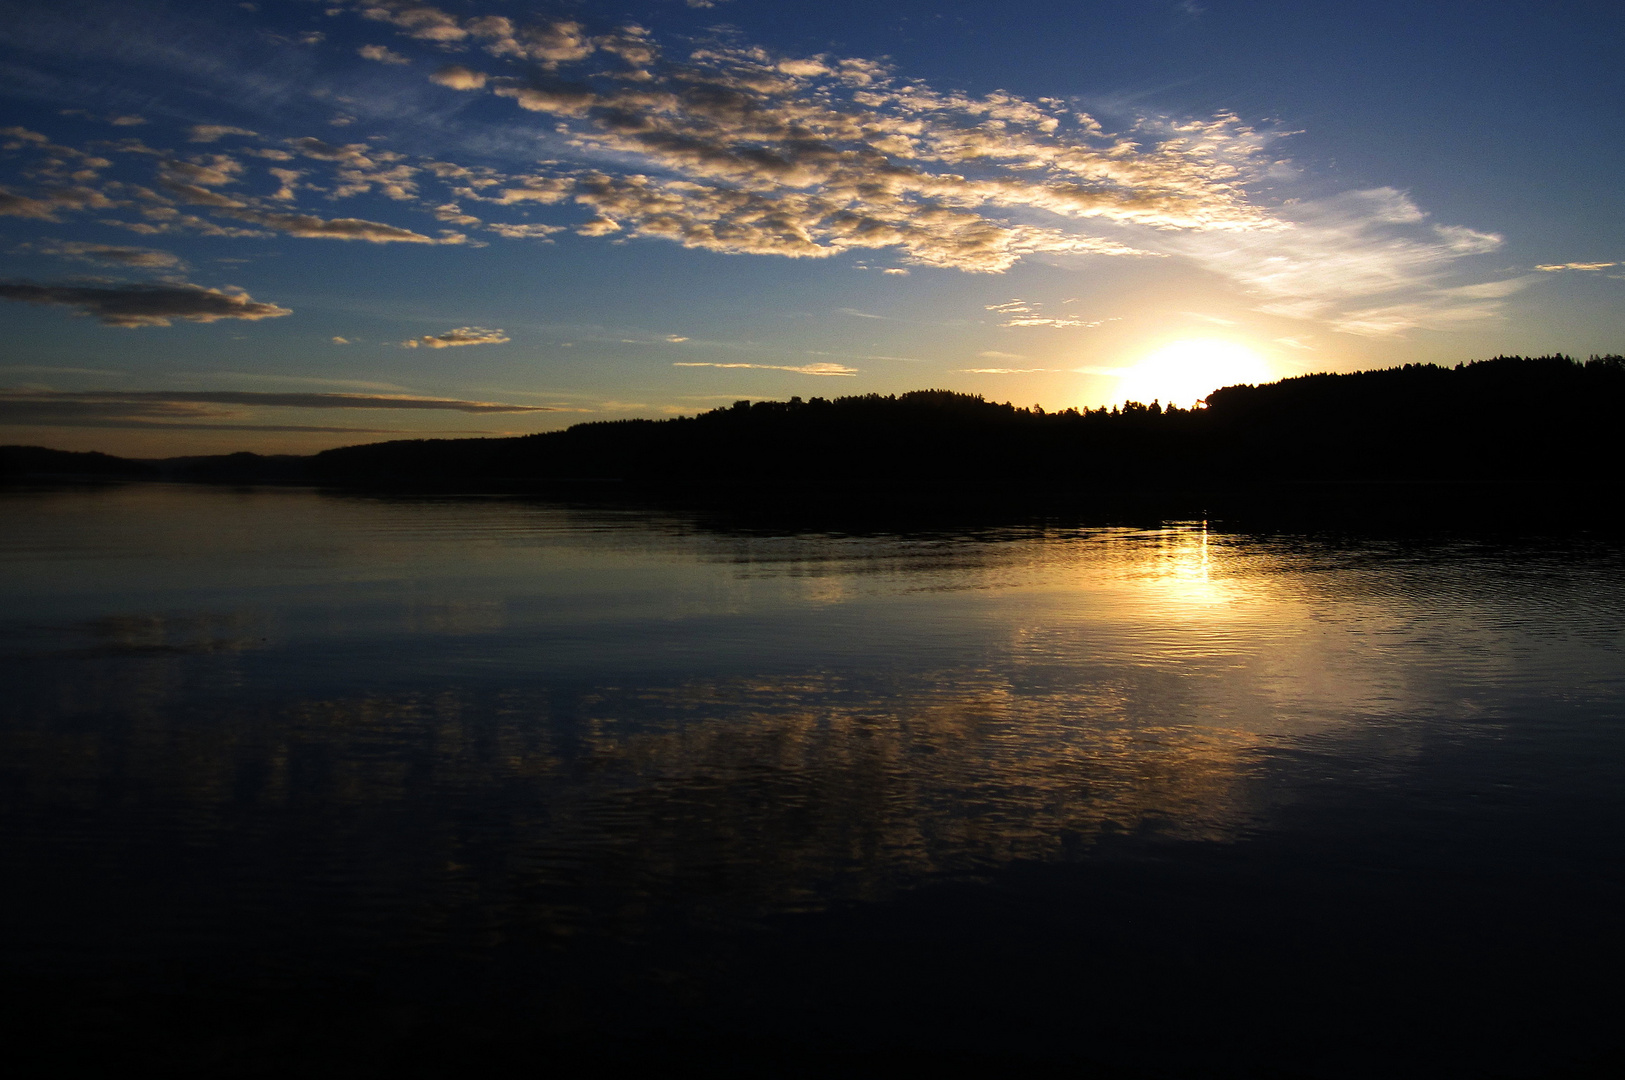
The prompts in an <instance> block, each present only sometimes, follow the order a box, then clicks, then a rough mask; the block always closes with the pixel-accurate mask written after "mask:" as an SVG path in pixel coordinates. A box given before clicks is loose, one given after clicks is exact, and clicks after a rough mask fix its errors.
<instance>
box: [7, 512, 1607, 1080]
mask: <svg viewBox="0 0 1625 1080" xmlns="http://www.w3.org/2000/svg"><path fill="white" fill-rule="evenodd" d="M0 522H3V527H0V664H3V668H4V675H5V679H4V685H5V688H6V689H5V694H4V702H3V705H0V785H3V787H0V799H3V803H0V807H3V819H0V858H3V859H4V862H3V864H0V865H3V866H4V868H5V869H4V873H5V878H6V880H7V882H8V884H7V886H6V889H5V900H4V910H3V912H0V914H3V915H4V917H5V921H4V930H3V931H0V932H3V934H4V943H5V947H6V957H7V961H6V962H7V965H8V970H9V972H10V973H11V975H12V985H14V986H16V987H21V988H23V989H22V990H20V991H19V993H20V994H21V995H23V996H25V997H28V998H29V999H30V1000H32V1001H36V1002H46V1003H48V1004H47V1005H45V1006H40V1007H38V1008H37V1009H36V1012H37V1013H43V1014H44V1016H43V1017H40V1016H36V1017H35V1018H34V1020H32V1021H31V1023H35V1024H40V1023H43V1024H45V1026H46V1027H47V1028H49V1027H50V1025H51V1024H52V1023H56V1022H59V1021H60V1017H61V1015H62V1012H63V1010H64V1009H68V1010H70V1011H71V1010H72V1009H75V1008H78V1007H80V1006H81V1005H82V1006H83V1009H84V1010H85V1011H84V1012H83V1014H82V1015H79V1016H78V1018H77V1019H74V1020H73V1021H72V1022H71V1024H69V1026H70V1027H71V1028H72V1029H73V1031H74V1032H75V1033H76V1034H75V1038H77V1039H79V1040H80V1041H85V1042H87V1043H89V1044H95V1045H99V1046H104V1047H105V1046H114V1045H116V1046H122V1047H125V1048H126V1049H127V1048H128V1046H129V1045H130V1044H131V1040H132V1039H133V1040H134V1042H135V1043H139V1044H140V1046H139V1049H140V1054H142V1055H146V1056H149V1057H155V1058H158V1059H162V1060H164V1061H165V1062H167V1063H169V1064H171V1065H173V1064H174V1060H179V1059H178V1058H176V1059H172V1058H173V1055H177V1054H178V1055H180V1058H184V1059H185V1061H187V1062H191V1063H193V1064H196V1060H195V1055H194V1057H186V1053H189V1051H185V1052H183V1051H178V1050H176V1049H175V1047H177V1046H180V1047H186V1046H192V1045H194V1044H198V1043H199V1042H200V1040H201V1041H202V1042H208V1041H209V1039H213V1040H214V1041H213V1042H212V1043H210V1045H212V1046H213V1047H214V1050H213V1051H211V1052H212V1053H214V1054H215V1057H213V1058H210V1059H209V1061H211V1062H213V1064H212V1065H211V1066H210V1067H211V1068H213V1067H218V1065H219V1063H220V1061H222V1060H224V1061H228V1062H230V1061H238V1060H240V1059H243V1058H254V1057H268V1059H270V1060H286V1061H302V1060H303V1059H304V1057H318V1058H321V1059H322V1060H323V1061H326V1062H328V1063H331V1062H332V1061H334V1060H337V1058H336V1057H335V1054H337V1055H339V1056H342V1055H343V1054H354V1055H357V1060H359V1061H361V1062H362V1063H363V1065H365V1063H367V1062H373V1063H375V1064H376V1063H377V1062H379V1061H382V1060H384V1059H385V1058H387V1057H388V1056H389V1052H390V1048H398V1047H400V1046H403V1045H405V1046H415V1047H418V1048H419V1049H420V1050H422V1052H423V1053H432V1052H433V1050H434V1048H435V1047H436V1046H439V1045H441V1044H444V1043H447V1042H449V1041H455V1040H457V1039H465V1041H466V1039H467V1038H468V1037H469V1036H468V1035H467V1029H468V1025H469V1024H470V1023H472V1022H473V1021H471V1020H469V1017H478V1018H481V1020H480V1022H481V1023H483V1024H484V1025H485V1026H484V1027H482V1028H480V1030H481V1031H482V1032H483V1034H481V1035H480V1036H479V1039H481V1040H484V1041H483V1042H481V1044H480V1045H482V1046H486V1047H487V1049H489V1048H490V1046H493V1045H494V1046H497V1047H499V1048H501V1047H509V1048H512V1047H515V1046H518V1045H519V1044H520V1043H523V1041H524V1040H525V1039H527V1038H530V1037H532V1036H535V1037H545V1038H547V1039H551V1040H554V1041H555V1043H557V1040H574V1042H570V1043H569V1045H571V1046H572V1047H575V1048H576V1049H580V1047H581V1046H582V1045H585V1044H588V1043H590V1044H592V1045H594V1046H597V1047H599V1048H601V1049H603V1050H604V1052H606V1053H609V1054H611V1055H612V1056H613V1055H615V1054H635V1053H647V1054H648V1055H649V1056H650V1057H652V1058H655V1059H659V1060H665V1059H666V1058H669V1057H670V1056H671V1055H673V1054H680V1053H704V1054H715V1053H716V1052H717V1047H718V1046H719V1045H723V1044H726V1045H729V1046H736V1045H743V1046H745V1048H746V1049H745V1051H742V1052H747V1056H748V1053H754V1052H756V1051H753V1050H751V1049H750V1048H751V1047H757V1048H758V1050H760V1048H761V1047H767V1048H768V1049H766V1050H761V1052H762V1053H768V1054H774V1055H778V1054H784V1053H787V1051H785V1049H784V1048H785V1047H793V1048H795V1051H794V1053H792V1054H790V1055H789V1057H790V1059H793V1060H801V1061H803V1062H807V1061H811V1062H815V1063H816V1062H818V1061H826V1062H828V1061H835V1062H838V1063H841V1064H842V1067H845V1065H848V1064H850V1063H851V1062H852V1061H860V1060H861V1061H867V1062H871V1063H872V1062H874V1061H879V1060H882V1059H885V1055H888V1054H898V1053H901V1054H905V1055H913V1057H912V1058H911V1060H914V1061H916V1062H919V1061H924V1060H927V1059H928V1057H929V1055H930V1054H934V1053H946V1054H954V1055H966V1054H969V1055H975V1054H981V1055H986V1056H987V1060H989V1061H991V1062H1010V1061H1013V1060H1018V1059H1019V1060H1022V1061H1025V1062H1028V1063H1032V1062H1038V1063H1051V1064H1057V1063H1058V1064H1059V1065H1067V1064H1068V1063H1073V1062H1076V1061H1085V1062H1091V1063H1098V1062H1104V1063H1106V1064H1107V1065H1109V1066H1112V1067H1132V1068H1144V1069H1149V1070H1151V1072H1152V1073H1153V1074H1155V1075H1163V1074H1165V1073H1166V1074H1169V1075H1198V1074H1199V1075H1217V1074H1220V1073H1223V1074H1227V1075H1228V1074H1230V1073H1234V1074H1236V1075H1250V1074H1251V1073H1252V1071H1253V1070H1264V1069H1282V1070H1288V1071H1290V1070H1300V1071H1301V1074H1306V1075H1370V1074H1371V1071H1370V1070H1372V1069H1377V1068H1380V1069H1382V1070H1385V1071H1389V1072H1405V1071H1407V1070H1412V1071H1414V1072H1416V1073H1417V1074H1418V1075H1442V1074H1446V1073H1452V1072H1454V1073H1456V1074H1460V1075H1489V1074H1491V1073H1494V1072H1497V1071H1500V1072H1502V1073H1504V1074H1508V1075H1529V1074H1539V1073H1541V1072H1542V1071H1543V1070H1551V1069H1555V1068H1558V1067H1560V1066H1563V1065H1565V1064H1566V1063H1569V1062H1571V1061H1573V1060H1576V1059H1579V1058H1584V1057H1586V1056H1587V1055H1594V1054H1598V1053H1607V1052H1609V1049H1610V1045H1611V1044H1610V1040H1611V1039H1612V1038H1613V1026H1614V1024H1615V1022H1616V1020H1617V1017H1616V1016H1615V1011H1616V1010H1617V1009H1618V1008H1619V1006H1620V1004H1621V1000H1620V999H1621V995H1620V992H1619V989H1618V986H1617V982H1618V978H1617V975H1616V974H1615V972H1616V971H1617V969H1618V967H1619V964H1620V962H1621V960H1625V949H1622V948H1621V930H1620V927H1619V912H1620V910H1621V906H1620V904H1621V901H1622V900H1625V886H1622V870H1621V864H1620V857H1621V855H1622V854H1625V655H1622V644H1625V556H1622V551H1621V548H1620V546H1619V545H1617V544H1614V543H1611V542H1608V541H1606V540H1600V539H1595V538H1592V539H1587V538H1584V537H1579V538H1576V537H1569V538H1566V539H1563V540H1559V541H1553V540H1545V541H1542V540H1528V539H1524V540H1517V541H1508V540H1499V541H1493V542H1492V541H1489V540H1483V539H1476V540H1475V539H1471V538H1465V539H1464V538H1455V539H1448V538H1446V539H1440V538H1436V537H1435V538H1427V539H1416V538H1412V539H1409V540H1406V539H1396V538H1392V537H1390V538H1386V539H1371V538H1358V537H1349V536H1346V535H1345V536H1320V537H1315V536H1292V535H1268V536H1266V535H1246V534H1240V533H1227V532H1223V531H1217V530H1210V529H1209V528H1207V527H1204V526H1203V525H1202V524H1201V523H1184V524H1170V525H1166V526H1164V527H1160V528H1153V529H1123V528H1083V527H1065V528H1058V527H1040V526H1022V527H1011V528H1007V529H984V530H982V531H979V532H974V533H966V534H946V533H945V534H922V535H901V536H849V535H835V534H831V535H807V534H801V535H742V534H738V533H733V534H729V533H725V532H718V531H707V530H705V529H703V528H701V527H699V526H698V525H697V524H696V523H695V522H694V521H692V520H690V519H686V518H683V517H680V516H671V515H659V514H654V513H644V512H633V511H619V512H617V511H606V510H581V509H572V508H567V507H561V506H558V505H550V504H544V503H536V502H526V501H520V500H511V499H496V498H461V499H441V500H430V499H416V500H413V499H401V500H385V499H373V498H363V497H352V496H339V495H331V494H323V493H317V492H307V491H292V490H252V491H249V490H228V489H218V488H195V487H183V486H160V485H151V486H130V487H123V488H114V489H105V490H77V491H50V492H12V493H7V494H0ZM221 1002H226V1003H229V1004H227V1005H221V1004H220V1003H221ZM313 1003H314V1004H313ZM307 1007H308V1008H310V1009H313V1010H317V1011H319V1012H321V1013H322V1015H324V1016H326V1015H332V1014H333V1010H335V1009H337V1010H339V1011H340V1012H344V1010H349V1012H346V1013H345V1015H347V1016H350V1017H351V1020H348V1021H346V1023H345V1025H344V1031H343V1032H335V1031H333V1030H329V1029H326V1028H323V1029H321V1031H320V1032H319V1033H318V1034H316V1035H302V1036H300V1037H298V1038H294V1037H289V1036H286V1034H285V1033H284V1034H283V1035H279V1036H277V1037H276V1038H275V1039H269V1040H268V1038H267V1037H266V1036H265V1034H264V1029H263V1025H262V1026H256V1025H260V1024H261V1020H259V1019H254V1018H249V1019H245V1014H248V1013H252V1014H254V1017H260V1016H263V1015H272V1016H273V1017H276V1018H278V1019H276V1020H275V1022H274V1023H272V1022H270V1021H266V1022H265V1023H272V1026H273V1027H275V1026H277V1025H281V1027H278V1030H283V1029H285V1028H288V1027H290V1026H291V1027H295V1028H298V1029H299V1030H300V1031H306V1032H308V1031H309V1030H311V1029H310V1028H309V1025H308V1024H307V1023H306V1022H305V1021H304V1020H301V1021H299V1022H298V1023H294V1022H292V1021H288V1020H286V1019H285V1015H293V1014H295V1013H298V1012H299V1010H301V1009H305V1008H307ZM210 1010H214V1011H210ZM222 1011H224V1012H226V1013H229V1014H230V1016H229V1017H228V1018H226V1019H224V1020H222V1017H221V1015H220V1013H221V1012H222ZM301 1015H302V1014H301ZM403 1017H404V1018H405V1019H402V1018H403ZM493 1017H495V1018H497V1019H492V1018H493ZM448 1018H449V1019H448ZM307 1019H308V1018H307ZM317 1026H318V1027H320V1025H317ZM154 1031H156V1032H157V1034H153V1032H154ZM200 1031H207V1032H209V1033H210V1035H209V1039H205V1038H202V1036H200V1035H199V1032H200ZM221 1031H224V1032H225V1034H224V1035H222V1034H220V1032H221ZM425 1031H428V1032H431V1033H438V1034H432V1035H424V1034H423V1032H425ZM133 1032H140V1033H141V1034H140V1036H139V1037H137V1036H135V1035H133V1034H132V1033H133ZM357 1032H360V1034H357ZM742 1032H749V1036H748V1037H746V1036H745V1035H743V1034H741V1033H742ZM98 1040H99V1041H98ZM222 1040H223V1041H222ZM414 1040H415V1041H414ZM751 1040H758V1042H752V1041H751ZM476 1041H478V1040H476ZM758 1043H759V1044H760V1045H758ZM559 1045H562V1044H559ZM335 1047H337V1049H335ZM358 1047H359V1049H358ZM629 1048H631V1049H629ZM638 1048H641V1049H638ZM820 1055H822V1056H820ZM875 1055H879V1057H876V1056H875ZM920 1055H926V1057H921V1056H920ZM347 1060H348V1059H347ZM775 1060H781V1061H782V1060H785V1059H782V1058H777V1059H775ZM887 1060H889V1059H887ZM354 1065H355V1062H354V1061H352V1062H351V1063H350V1065H349V1066H346V1071H348V1072H350V1073H352V1074H353V1073H354V1072H355V1071H356V1068H354V1067H352V1066H354ZM199 1067H200V1068H201V1067H202V1066H199ZM808 1067H809V1068H811V1069H813V1071H814V1072H817V1071H818V1069H819V1067H818V1066H817V1065H816V1064H814V1065H810V1066H808ZM1182 1070H1183V1071H1182ZM1226 1070H1228V1072H1226ZM228 1071H229V1070H228ZM360 1071H363V1072H364V1071H366V1069H365V1068H361V1069H360Z"/></svg>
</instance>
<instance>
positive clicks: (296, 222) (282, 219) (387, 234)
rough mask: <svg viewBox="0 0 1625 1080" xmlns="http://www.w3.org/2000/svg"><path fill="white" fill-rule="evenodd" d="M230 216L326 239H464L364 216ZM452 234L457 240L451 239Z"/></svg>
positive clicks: (418, 241) (382, 241) (260, 212)
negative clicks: (424, 233) (427, 233)
mask: <svg viewBox="0 0 1625 1080" xmlns="http://www.w3.org/2000/svg"><path fill="white" fill-rule="evenodd" d="M229 216H230V217H234V218H236V219H237V220H238V221H247V222H250V223H252V224H255V225H263V226H265V227H266V228H268V229H275V230H276V231H277V232H284V233H287V234H288V235H290V236H302V237H307V238H320V239H326V240H366V241H369V242H371V243H374V244H392V243H407V244H455V243H461V242H462V240H463V239H465V238H464V237H462V235H461V234H459V233H452V234H449V235H448V236H443V237H441V238H440V239H438V240H436V239H435V238H434V237H432V236H425V235H423V234H422V233H418V232H413V231H412V230H411V229H402V228H400V227H398V226H395V225H385V224H384V223H383V222H381V221H366V220H363V219H362V218H319V217H316V216H315V215H314V214H281V213H273V212H267V211H263V210H246V209H245V210H232V211H231V212H230V214H229ZM453 236H455V237H457V239H452V238H451V237H453Z"/></svg>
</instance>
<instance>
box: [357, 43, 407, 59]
mask: <svg viewBox="0 0 1625 1080" xmlns="http://www.w3.org/2000/svg"><path fill="white" fill-rule="evenodd" d="M356 55H357V56H359V57H361V58H362V59H363V60H376V61H378V62H379V63H380V64H410V63H411V62H412V60H411V58H410V57H405V56H402V55H401V54H400V53H398V52H395V51H393V50H392V49H389V48H388V47H386V46H383V45H363V46H361V48H359V49H357V50H356Z"/></svg>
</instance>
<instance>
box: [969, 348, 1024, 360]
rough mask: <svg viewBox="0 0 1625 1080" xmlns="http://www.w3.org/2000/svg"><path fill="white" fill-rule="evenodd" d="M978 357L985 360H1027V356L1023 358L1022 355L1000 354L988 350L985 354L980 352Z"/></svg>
mask: <svg viewBox="0 0 1625 1080" xmlns="http://www.w3.org/2000/svg"><path fill="white" fill-rule="evenodd" d="M976 355H977V356H979V357H981V358H982V359H983V360H1025V359H1027V358H1026V357H1025V356H1022V355H1021V354H1020V353H1009V352H998V351H996V350H994V349H988V350H986V351H984V352H979V353H977V354H976Z"/></svg>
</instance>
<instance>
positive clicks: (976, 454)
mask: <svg viewBox="0 0 1625 1080" xmlns="http://www.w3.org/2000/svg"><path fill="white" fill-rule="evenodd" d="M1622 417H1625V357H1620V356H1604V357H1592V358H1591V359H1590V360H1589V361H1587V362H1583V363H1581V362H1576V361H1575V360H1573V359H1571V358H1570V357H1567V356H1546V357H1534V358H1524V357H1515V356H1514V357H1497V358H1495V359H1493V360H1485V361H1480V362H1477V363H1470V364H1462V365H1458V366H1456V367H1449V368H1447V367H1438V366H1433V365H1407V366H1405V367H1399V368H1389V369H1385V370H1378V371H1363V372H1357V373H1353V374H1343V375H1333V374H1322V375H1305V376H1302V377H1299V378H1294V379H1285V380H1282V381H1281V382H1276V383H1269V384H1266V385H1263V386H1232V387H1226V388H1224V389H1222V390H1218V391H1216V392H1215V393H1213V394H1212V395H1211V396H1210V397H1209V398H1208V404H1207V407H1206V408H1202V409H1196V410H1182V409H1162V408H1160V407H1159V406H1157V405H1156V404H1152V405H1149V406H1147V405H1139V404H1129V405H1127V406H1125V407H1122V408H1116V409H1109V410H1107V409H1101V410H1081V411H1080V410H1073V409H1068V410H1066V411H1064V412H1055V413H1047V412H1044V411H1042V410H1040V409H1037V408H1034V409H1023V408H1016V407H1014V406H1011V405H1007V404H995V403H993V402H988V401H984V400H983V399H981V398H980V397H976V396H972V395H967V394H959V393H953V392H950V391H946V390H922V391H915V392H913V393H907V394H901V395H897V396H881V395H875V394H869V395H863V396H856V397H845V398H836V399H834V400H825V399H823V398H812V399H811V400H807V401H803V400H802V399H800V398H791V399H790V400H789V401H759V402H747V401H741V402H737V403H735V404H734V405H733V406H731V407H729V408H722V409H717V410H714V411H712V412H708V413H704V414H702V415H700V416H696V417H689V418H680V419H672V420H622V421H613V422H600V423H587V424H578V425H576V426H575V427H572V428H569V429H568V430H564V431H556V432H548V433H545V434H540V435H528V436H522V437H518V438H494V439H433V440H427V439H419V440H405V441H397V442H385V443H373V444H369V445H363V446H350V447H343V448H340V449H336V450H328V451H324V452H323V453H320V454H316V455H314V456H312V457H308V458H297V457H281V458H267V457H261V456H257V455H253V454H233V455H225V456H219V457H212V458H177V459H171V460H170V461H167V462H154V463H135V462H125V463H123V466H120V464H119V462H120V459H114V458H107V457H105V456H101V455H97V456H96V457H95V458H94V461H93V464H94V465H95V470H94V471H96V472H98V473H100V474H102V475H107V476H112V475H116V474H118V473H119V472H120V470H121V468H123V472H124V474H126V475H141V474H149V475H150V474H151V473H152V471H153V470H156V472H157V474H159V475H167V476H170V477H174V478H181V479H205V480H285V481H304V482H316V483H337V484H378V485H390V486H405V487H411V486H426V487H444V486H457V485H462V484H490V483H493V482H495V483H503V482H511V483H516V484H534V483H545V482H549V481H563V480H616V481H628V482H631V483H633V484H637V485H642V486H650V487H655V488H668V489H669V488H681V487H693V486H715V485H721V486H726V487H729V488H740V487H743V488H745V489H747V490H753V489H754V490H768V489H777V490H779V491H780V492H781V493H782V492H784V491H787V490H792V489H796V488H800V489H806V488H811V487H818V488H821V489H825V490H839V489H842V488H856V489H864V490H868V491H875V490H884V489H888V488H896V489H898V490H907V489H912V488H917V487H921V486H935V487H954V488H957V487H962V486H966V485H976V486H980V487H982V488H984V489H1000V490H1006V489H1016V488H1043V489H1048V490H1054V491H1068V492H1080V491H1089V490H1126V489H1147V488H1202V487H1218V486H1231V485H1237V484H1247V485H1257V484H1265V485H1267V484H1272V483H1279V482H1284V481H1363V480H1372V481H1464V480H1465V481H1523V482H1527V481H1543V482H1544V481H1564V482H1572V481H1576V480H1584V479H1589V478H1591V477H1594V476H1600V477H1602V478H1604V479H1607V480H1611V481H1617V479H1618V477H1619V472H1620V469H1619V465H1620V463H1621V457H1622V455H1621V452H1620V435H1619V432H1620V429H1621V418H1622ZM42 455H44V456H43V457H42ZM53 455H54V456H53ZM69 459H79V460H78V461H77V462H76V461H72V460H69ZM90 460H91V459H90V458H88V457H87V456H86V455H67V454H58V453H57V452H54V451H44V450H40V449H39V448H25V447H7V448H0V471H4V472H8V473H10V474H12V475H16V474H19V473H34V474H38V473H48V472H74V471H83V470H82V469H80V466H81V465H83V464H84V463H85V462H86V461H90ZM53 462H55V464H54V465H53V464H52V463H53Z"/></svg>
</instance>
